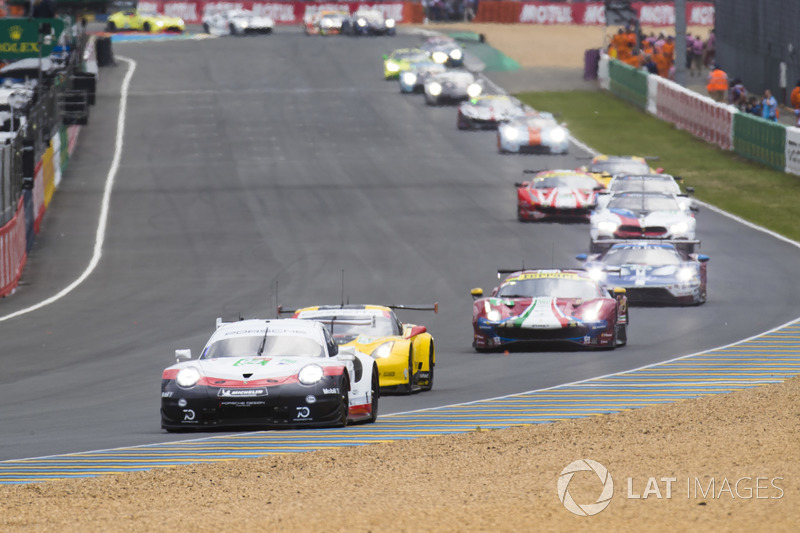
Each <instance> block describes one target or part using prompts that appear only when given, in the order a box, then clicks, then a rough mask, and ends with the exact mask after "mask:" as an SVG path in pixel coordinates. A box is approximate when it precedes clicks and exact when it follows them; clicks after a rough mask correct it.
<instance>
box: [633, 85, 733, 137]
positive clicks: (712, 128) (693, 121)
mask: <svg viewBox="0 0 800 533" xmlns="http://www.w3.org/2000/svg"><path fill="white" fill-rule="evenodd" d="M651 80H654V83H653V84H652V85H649V86H648V93H649V94H648V110H651V109H653V108H655V115H656V116H657V117H658V118H660V119H662V120H666V121H667V122H671V123H672V124H675V126H676V127H678V128H680V129H682V130H686V131H688V132H689V133H691V134H692V135H694V136H695V137H699V138H701V139H703V140H705V141H707V142H709V143H711V144H715V145H717V146H719V147H720V148H722V149H723V150H732V149H733V116H734V115H735V114H736V112H737V111H736V108H735V107H733V106H729V105H726V104H721V103H719V102H716V101H714V100H712V99H711V98H709V97H707V96H703V95H700V94H697V93H696V92H694V91H690V90H689V89H686V88H684V87H681V86H680V85H678V84H677V83H675V82H673V81H670V80H667V79H664V78H661V77H659V76H655V75H652V74H651V75H650V76H649V78H648V82H650V81H651ZM653 89H655V90H653ZM653 93H655V94H653ZM651 99H652V101H653V102H654V105H652V106H651V103H650V100H651Z"/></svg>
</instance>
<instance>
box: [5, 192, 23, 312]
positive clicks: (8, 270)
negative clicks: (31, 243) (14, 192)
mask: <svg viewBox="0 0 800 533" xmlns="http://www.w3.org/2000/svg"><path fill="white" fill-rule="evenodd" d="M27 258H28V256H27V253H26V252H25V203H24V202H23V200H22V198H20V200H19V203H18V204H17V214H16V215H14V218H12V219H11V220H10V221H9V222H8V223H7V224H6V225H5V226H3V227H1V228H0V297H4V296H7V295H8V294H10V293H11V292H12V291H13V290H14V289H15V288H16V287H17V284H18V283H19V278H20V276H22V269H23V268H25V262H26V261H27Z"/></svg>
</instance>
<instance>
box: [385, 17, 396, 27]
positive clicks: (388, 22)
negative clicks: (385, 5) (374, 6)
mask: <svg viewBox="0 0 800 533" xmlns="http://www.w3.org/2000/svg"><path fill="white" fill-rule="evenodd" d="M394 24H395V22H394V19H386V27H387V28H389V29H391V28H394Z"/></svg>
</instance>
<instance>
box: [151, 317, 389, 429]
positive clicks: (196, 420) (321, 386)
mask: <svg viewBox="0 0 800 533" xmlns="http://www.w3.org/2000/svg"><path fill="white" fill-rule="evenodd" d="M175 358H176V360H177V363H176V364H174V365H172V366H170V367H168V368H166V369H165V370H164V372H163V375H162V379H161V427H162V428H164V429H166V430H167V431H186V430H199V429H208V428H216V427H232V426H235V427H253V428H268V427H302V426H322V427H326V426H335V427H340V426H345V425H347V424H348V423H349V422H374V421H375V420H376V419H377V417H378V397H379V395H380V388H379V383H378V370H377V365H376V364H375V360H374V359H372V358H371V357H370V356H368V355H364V354H361V353H358V352H356V351H355V350H353V349H348V348H340V347H339V346H337V345H336V343H335V342H334V341H333V339H332V338H331V336H330V333H328V330H327V329H325V327H324V326H323V325H322V324H321V323H319V322H314V321H311V320H297V319H292V318H285V319H273V320H254V319H250V320H240V321H238V322H223V321H222V319H220V318H218V319H217V330H216V331H215V332H214V334H213V335H212V336H211V338H210V339H209V340H208V342H207V343H206V345H205V347H204V348H203V351H202V352H201V353H200V356H199V357H198V358H197V359H192V353H191V350H176V351H175Z"/></svg>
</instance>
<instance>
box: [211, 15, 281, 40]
mask: <svg viewBox="0 0 800 533" xmlns="http://www.w3.org/2000/svg"><path fill="white" fill-rule="evenodd" d="M274 27H275V21H274V20H272V18H270V17H268V16H266V15H258V14H256V13H254V12H253V11H249V10H247V9H228V10H224V11H217V12H216V13H211V14H210V15H208V16H206V17H203V31H205V32H206V33H210V34H212V35H253V34H266V33H272V30H273V28H274Z"/></svg>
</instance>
